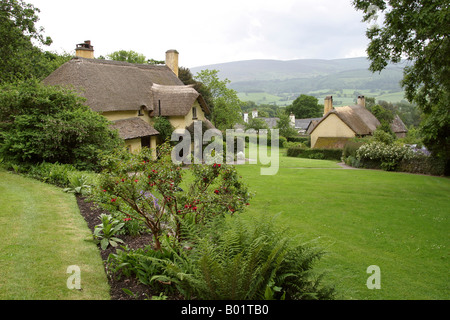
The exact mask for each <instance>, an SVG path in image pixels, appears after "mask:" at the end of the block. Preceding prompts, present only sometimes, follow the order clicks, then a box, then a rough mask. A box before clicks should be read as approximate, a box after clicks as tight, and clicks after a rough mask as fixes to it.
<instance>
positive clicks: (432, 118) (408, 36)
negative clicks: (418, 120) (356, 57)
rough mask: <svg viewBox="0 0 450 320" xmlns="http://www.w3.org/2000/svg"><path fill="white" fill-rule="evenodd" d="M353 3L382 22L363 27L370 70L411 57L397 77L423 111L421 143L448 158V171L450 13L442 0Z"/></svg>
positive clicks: (449, 169) (449, 162)
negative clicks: (366, 38) (401, 77)
mask: <svg viewBox="0 0 450 320" xmlns="http://www.w3.org/2000/svg"><path fill="white" fill-rule="evenodd" d="M353 5H354V6H355V8H356V9H358V10H361V11H363V12H364V21H370V20H371V19H372V18H374V17H376V16H377V15H378V13H379V11H381V12H382V13H383V14H384V21H383V25H382V26H379V25H372V26H371V27H370V28H369V29H368V30H367V32H366V35H367V37H368V38H369V40H370V43H369V46H368V48H367V53H368V56H369V59H370V60H371V65H370V70H371V71H381V70H383V69H384V68H385V67H386V66H387V64H388V62H390V61H391V62H394V63H397V62H400V61H401V59H402V58H404V57H406V59H407V60H408V61H409V62H410V65H408V66H407V67H405V68H404V76H403V80H402V82H401V84H402V86H403V87H404V88H405V95H406V98H407V99H408V101H410V102H414V103H416V104H417V106H418V107H419V108H420V110H421V111H422V113H423V115H424V117H423V122H422V124H421V133H422V136H423V138H424V140H423V141H424V143H425V145H426V146H427V148H428V149H429V150H432V152H433V153H434V155H435V156H436V157H439V158H442V159H443V160H444V161H446V163H447V165H446V166H447V172H450V139H449V132H450V130H449V128H450V111H449V108H448V105H449V103H450V77H449V73H450V55H449V54H448V52H449V50H450V38H449V37H448V34H449V27H448V26H449V25H450V14H449V6H448V1H447V0H437V1H418V0H415V1H393V0H389V1H379V0H354V1H353Z"/></svg>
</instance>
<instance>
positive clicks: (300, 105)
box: [286, 94, 323, 119]
mask: <svg viewBox="0 0 450 320" xmlns="http://www.w3.org/2000/svg"><path fill="white" fill-rule="evenodd" d="M318 101H319V100H318V99H317V98H316V97H313V96H308V95H306V94H301V95H300V96H299V97H298V98H297V99H295V100H294V102H293V103H292V105H290V106H288V107H286V111H287V112H289V113H291V112H292V113H293V114H294V115H295V118H297V119H306V118H317V117H321V116H322V114H323V106H322V105H319V103H318Z"/></svg>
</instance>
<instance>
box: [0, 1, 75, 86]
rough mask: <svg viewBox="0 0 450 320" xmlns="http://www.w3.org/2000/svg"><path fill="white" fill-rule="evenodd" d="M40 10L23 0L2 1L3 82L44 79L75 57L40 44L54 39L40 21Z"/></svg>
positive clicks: (0, 52)
mask: <svg viewBox="0 0 450 320" xmlns="http://www.w3.org/2000/svg"><path fill="white" fill-rule="evenodd" d="M39 12H40V11H39V9H38V8H35V7H34V6H33V5H32V4H28V3H25V2H23V1H22V0H2V1H1V2H0V57H1V59H0V84H2V83H6V82H12V81H16V80H25V79H30V78H38V79H42V78H44V77H45V76H47V75H48V74H50V73H51V72H52V71H53V70H55V69H56V68H57V67H59V66H60V65H61V64H62V63H64V62H65V61H67V60H69V59H70V58H71V57H70V55H69V54H63V55H58V54H56V53H51V52H47V51H43V50H41V48H40V47H39V46H48V45H50V44H51V43H52V39H51V38H50V37H45V36H44V35H43V33H44V28H42V27H41V28H38V26H37V25H36V24H37V22H38V21H39V17H38V13H39Z"/></svg>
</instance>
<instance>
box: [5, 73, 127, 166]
mask: <svg viewBox="0 0 450 320" xmlns="http://www.w3.org/2000/svg"><path fill="white" fill-rule="evenodd" d="M0 126H1V129H2V131H1V132H0V153H1V154H2V155H3V157H4V158H5V159H7V160H11V161H15V162H26V163H32V164H36V163H41V162H44V161H45V162H59V163H65V164H72V165H74V166H76V167H77V168H78V169H81V170H86V169H87V170H93V169H98V168H99V166H98V165H99V161H100V153H101V152H110V151H111V150H113V149H114V148H116V147H117V146H119V145H121V144H122V143H123V141H122V140H121V139H120V138H119V136H118V133H117V132H115V131H112V130H111V129H110V127H109V121H108V120H107V119H106V118H105V117H103V116H101V115H100V114H98V113H96V112H94V111H92V110H91V109H90V108H89V107H88V106H85V105H83V100H82V99H81V98H80V97H79V96H78V95H76V94H75V93H74V92H72V91H70V90H68V89H63V88H58V87H51V86H43V85H41V84H40V83H38V82H37V81H28V82H20V83H17V84H9V85H4V86H2V87H1V91H0Z"/></svg>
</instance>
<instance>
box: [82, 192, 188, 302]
mask: <svg viewBox="0 0 450 320" xmlns="http://www.w3.org/2000/svg"><path fill="white" fill-rule="evenodd" d="M77 203H78V207H79V208H80V213H81V215H82V216H83V218H84V219H85V220H86V222H87V224H88V226H89V229H90V230H91V232H92V233H94V228H95V226H96V225H98V224H99V223H101V221H100V219H99V216H100V215H101V214H102V213H106V214H109V213H108V212H106V211H105V210H102V209H101V208H99V207H98V206H96V205H95V204H94V203H92V202H87V201H86V198H85V197H77ZM117 238H120V239H122V240H123V242H124V244H123V245H127V246H128V247H129V248H130V249H137V248H144V247H145V246H147V245H149V244H150V243H152V241H153V237H152V235H151V234H143V235H140V236H136V237H132V236H129V235H118V236H117ZM117 248H118V249H120V245H119V246H118V247H117ZM98 249H99V251H100V255H101V257H102V260H103V265H104V267H105V272H106V271H107V264H106V260H107V259H108V256H109V254H110V253H115V252H116V248H114V247H112V246H108V248H106V250H102V248H101V247H100V245H98ZM106 274H107V275H108V281H109V285H110V287H111V292H110V294H111V300H145V299H151V297H152V295H158V294H157V293H154V292H152V291H151V289H150V287H148V286H146V285H144V284H142V283H140V282H139V281H138V280H137V279H136V278H126V277H124V276H122V277H120V279H117V277H115V276H111V275H110V274H108V273H106ZM123 289H128V290H130V291H131V292H133V294H134V296H130V295H129V294H126V293H125V292H124V291H123ZM168 299H180V297H170V296H169V297H168Z"/></svg>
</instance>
